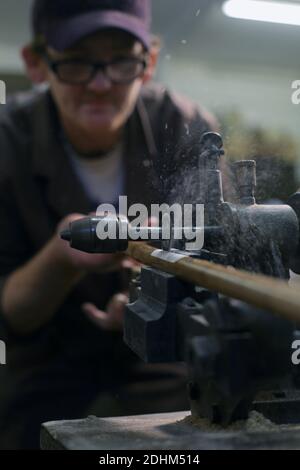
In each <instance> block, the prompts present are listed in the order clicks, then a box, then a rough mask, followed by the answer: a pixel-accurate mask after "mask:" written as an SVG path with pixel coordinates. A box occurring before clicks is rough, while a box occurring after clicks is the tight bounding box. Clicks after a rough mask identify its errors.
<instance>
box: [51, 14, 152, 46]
mask: <svg viewBox="0 0 300 470" xmlns="http://www.w3.org/2000/svg"><path fill="white" fill-rule="evenodd" d="M110 28H116V29H120V30H122V31H125V32H127V33H130V34H132V35H133V36H135V37H136V38H137V39H138V40H140V41H141V42H142V44H143V45H144V46H145V47H146V48H147V49H149V47H150V41H151V40H150V32H149V29H150V25H146V24H145V23H144V22H142V21H141V20H139V19H138V18H135V17H134V16H131V15H128V14H125V13H122V12H120V11H114V10H106V11H99V10H98V11H92V12H88V13H85V14H83V15H79V16H76V17H73V18H71V19H64V20H56V21H55V23H52V24H51V25H50V24H49V25H48V28H47V30H46V31H45V36H46V39H47V42H48V44H49V46H51V47H53V48H54V49H56V50H57V51H63V50H65V49H68V48H70V47H72V46H74V44H76V43H77V42H78V41H80V40H81V39H83V38H84V37H86V36H89V35H90V34H93V33H96V32H97V31H103V30H105V29H110Z"/></svg>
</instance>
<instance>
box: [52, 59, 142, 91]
mask: <svg viewBox="0 0 300 470" xmlns="http://www.w3.org/2000/svg"><path fill="white" fill-rule="evenodd" d="M44 58H45V60H46V62H47V64H48V66H49V67H50V69H51V70H52V71H53V72H54V73H55V75H56V76H57V77H58V79H59V80H60V81H61V82H64V83H67V84H70V85H86V84H88V83H89V82H90V81H91V80H93V78H94V77H95V76H96V74H97V73H98V71H99V70H101V71H102V72H103V73H104V75H105V76H106V77H107V78H108V79H109V80H110V81H111V82H112V83H114V84H126V83H130V82H132V81H133V80H135V79H136V78H138V77H141V76H142V74H143V73H144V71H145V69H146V67H147V65H148V63H147V60H146V59H145V58H144V59H142V58H138V57H127V58H119V59H115V60H112V61H111V62H92V61H88V60H83V59H65V60H56V61H55V60H53V59H51V58H50V57H49V56H48V55H45V56H44Z"/></svg>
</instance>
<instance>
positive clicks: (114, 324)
mask: <svg viewBox="0 0 300 470" xmlns="http://www.w3.org/2000/svg"><path fill="white" fill-rule="evenodd" d="M128 302H129V299H128V295H127V294H126V293H122V294H116V295H114V296H113V297H112V299H111V300H110V302H109V303H108V305H107V312H103V311H102V310H99V309H98V308H97V307H96V306H95V305H93V304H90V303H85V304H83V305H82V310H83V312H84V313H85V314H86V315H87V317H88V318H89V319H90V320H91V321H92V322H93V323H94V324H95V325H96V326H98V327H99V328H101V329H102V330H105V331H122V330H123V325H124V312H125V305H126V304H128Z"/></svg>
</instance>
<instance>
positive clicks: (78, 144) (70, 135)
mask: <svg viewBox="0 0 300 470" xmlns="http://www.w3.org/2000/svg"><path fill="white" fill-rule="evenodd" d="M63 131H64V133H65V136H66V138H67V139H68V141H69V143H70V144H71V145H72V147H73V149H74V150H75V151H76V153H78V154H79V155H80V156H82V157H87V158H96V157H101V156H104V155H106V154H107V153H109V152H110V151H111V150H113V149H114V148H115V147H116V146H117V145H118V143H120V141H121V139H122V135H123V129H119V130H117V131H115V132H106V133H105V134H104V133H103V134H102V133H101V132H97V135H94V134H92V133H90V132H85V131H84V130H82V129H75V128H74V127H71V126H69V125H68V124H67V123H65V122H63Z"/></svg>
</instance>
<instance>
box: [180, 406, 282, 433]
mask: <svg viewBox="0 0 300 470" xmlns="http://www.w3.org/2000/svg"><path fill="white" fill-rule="evenodd" d="M182 423H184V424H191V425H192V426H195V427H196V428H198V429H201V430H202V431H204V432H218V431H219V432H224V431H225V432H226V431H245V432H264V431H265V432H266V431H268V432H270V431H275V432H276V431H277V432H278V431H280V426H278V425H276V424H275V423H273V422H272V421H270V420H269V419H267V418H265V417H264V416H263V415H262V414H261V413H258V412H257V411H251V413H250V415H249V418H248V419H247V420H246V421H236V422H235V423H232V424H230V425H229V426H227V427H226V428H224V427H223V426H221V425H218V424H211V423H210V422H209V421H208V420H206V419H203V418H194V417H193V416H192V415H190V416H187V417H186V418H184V419H183V420H182Z"/></svg>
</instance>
